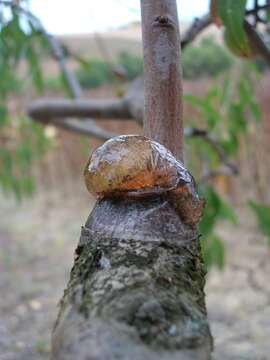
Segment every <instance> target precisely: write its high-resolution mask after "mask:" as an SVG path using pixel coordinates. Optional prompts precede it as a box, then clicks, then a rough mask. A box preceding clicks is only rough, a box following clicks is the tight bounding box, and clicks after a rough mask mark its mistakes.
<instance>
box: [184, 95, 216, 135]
mask: <svg viewBox="0 0 270 360" xmlns="http://www.w3.org/2000/svg"><path fill="white" fill-rule="evenodd" d="M216 94H217V92H214V93H208V94H207V96H205V97H201V96H195V95H190V94H187V95H185V96H184V99H185V100H186V101H188V102H189V103H191V104H192V105H195V106H197V107H199V108H200V109H201V110H202V112H203V115H204V118H205V120H206V121H207V124H208V126H209V129H210V130H212V129H213V128H214V127H215V125H216V124H217V123H218V122H219V121H220V120H221V116H220V113H219V111H218V110H217V109H216V106H215V105H213V104H212V101H213V100H214V98H215V96H216Z"/></svg>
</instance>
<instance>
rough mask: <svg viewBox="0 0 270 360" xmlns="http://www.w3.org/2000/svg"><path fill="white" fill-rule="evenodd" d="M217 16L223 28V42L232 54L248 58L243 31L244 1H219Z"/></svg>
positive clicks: (248, 45)
mask: <svg viewBox="0 0 270 360" xmlns="http://www.w3.org/2000/svg"><path fill="white" fill-rule="evenodd" d="M217 5H218V15H219V16H220V18H221V19H222V22H223V24H224V26H225V41H226V43H227V45H228V47H229V48H230V49H231V50H232V51H233V52H236V53H237V52H238V51H239V55H242V56H248V55H249V54H250V51H251V48H250V44H249V40H248V38H247V35H246V32H245V30H244V17H245V10H246V0H219V1H218V4H217Z"/></svg>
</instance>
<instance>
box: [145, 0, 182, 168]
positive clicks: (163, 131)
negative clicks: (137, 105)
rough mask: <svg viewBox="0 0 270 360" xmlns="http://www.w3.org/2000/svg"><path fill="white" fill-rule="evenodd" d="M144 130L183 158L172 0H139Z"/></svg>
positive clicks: (176, 31) (177, 45)
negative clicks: (142, 53)
mask: <svg viewBox="0 0 270 360" xmlns="http://www.w3.org/2000/svg"><path fill="white" fill-rule="evenodd" d="M141 10H142V30H143V31H142V33H143V48H144V89H145V114H144V118H145V121H144V133H145V135H146V136H149V137H150V138H152V139H154V140H156V141H158V142H160V143H161V144H163V145H164V146H166V147H167V148H168V149H169V150H171V152H172V153H173V154H174V156H176V157H177V158H178V159H180V160H182V161H183V157H184V156H183V144H184V142H183V124H182V115H183V111H182V82H181V71H180V33H179V25H178V16H177V7H176V1H175V0H166V1H163V0H155V1H153V0H141Z"/></svg>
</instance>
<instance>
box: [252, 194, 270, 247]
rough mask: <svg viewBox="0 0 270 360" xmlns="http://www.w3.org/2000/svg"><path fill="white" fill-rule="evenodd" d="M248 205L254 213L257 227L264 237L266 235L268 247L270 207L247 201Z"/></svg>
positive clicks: (269, 240) (269, 239)
mask: <svg viewBox="0 0 270 360" xmlns="http://www.w3.org/2000/svg"><path fill="white" fill-rule="evenodd" d="M249 205H250V207H251V208H252V210H253V211H254V213H255V215H256V218H257V221H258V225H259V227H260V229H261V231H262V233H263V234H264V235H266V237H267V239H268V242H269V245H270V206H267V205H262V204H258V203H255V202H254V201H251V200H250V201H249Z"/></svg>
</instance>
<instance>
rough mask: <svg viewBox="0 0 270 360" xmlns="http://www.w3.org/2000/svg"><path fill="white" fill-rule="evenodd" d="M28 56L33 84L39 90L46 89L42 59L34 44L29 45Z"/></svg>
mask: <svg viewBox="0 0 270 360" xmlns="http://www.w3.org/2000/svg"><path fill="white" fill-rule="evenodd" d="M26 58H27V60H28V69H29V73H30V75H31V77H32V80H33V84H34V85H35V87H36V89H37V90H38V91H39V92H42V91H43V89H44V81H43V75H42V71H41V67H40V64H39V62H40V59H39V57H38V55H37V53H36V50H35V48H34V46H31V45H29V46H28V48H27V51H26Z"/></svg>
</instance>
